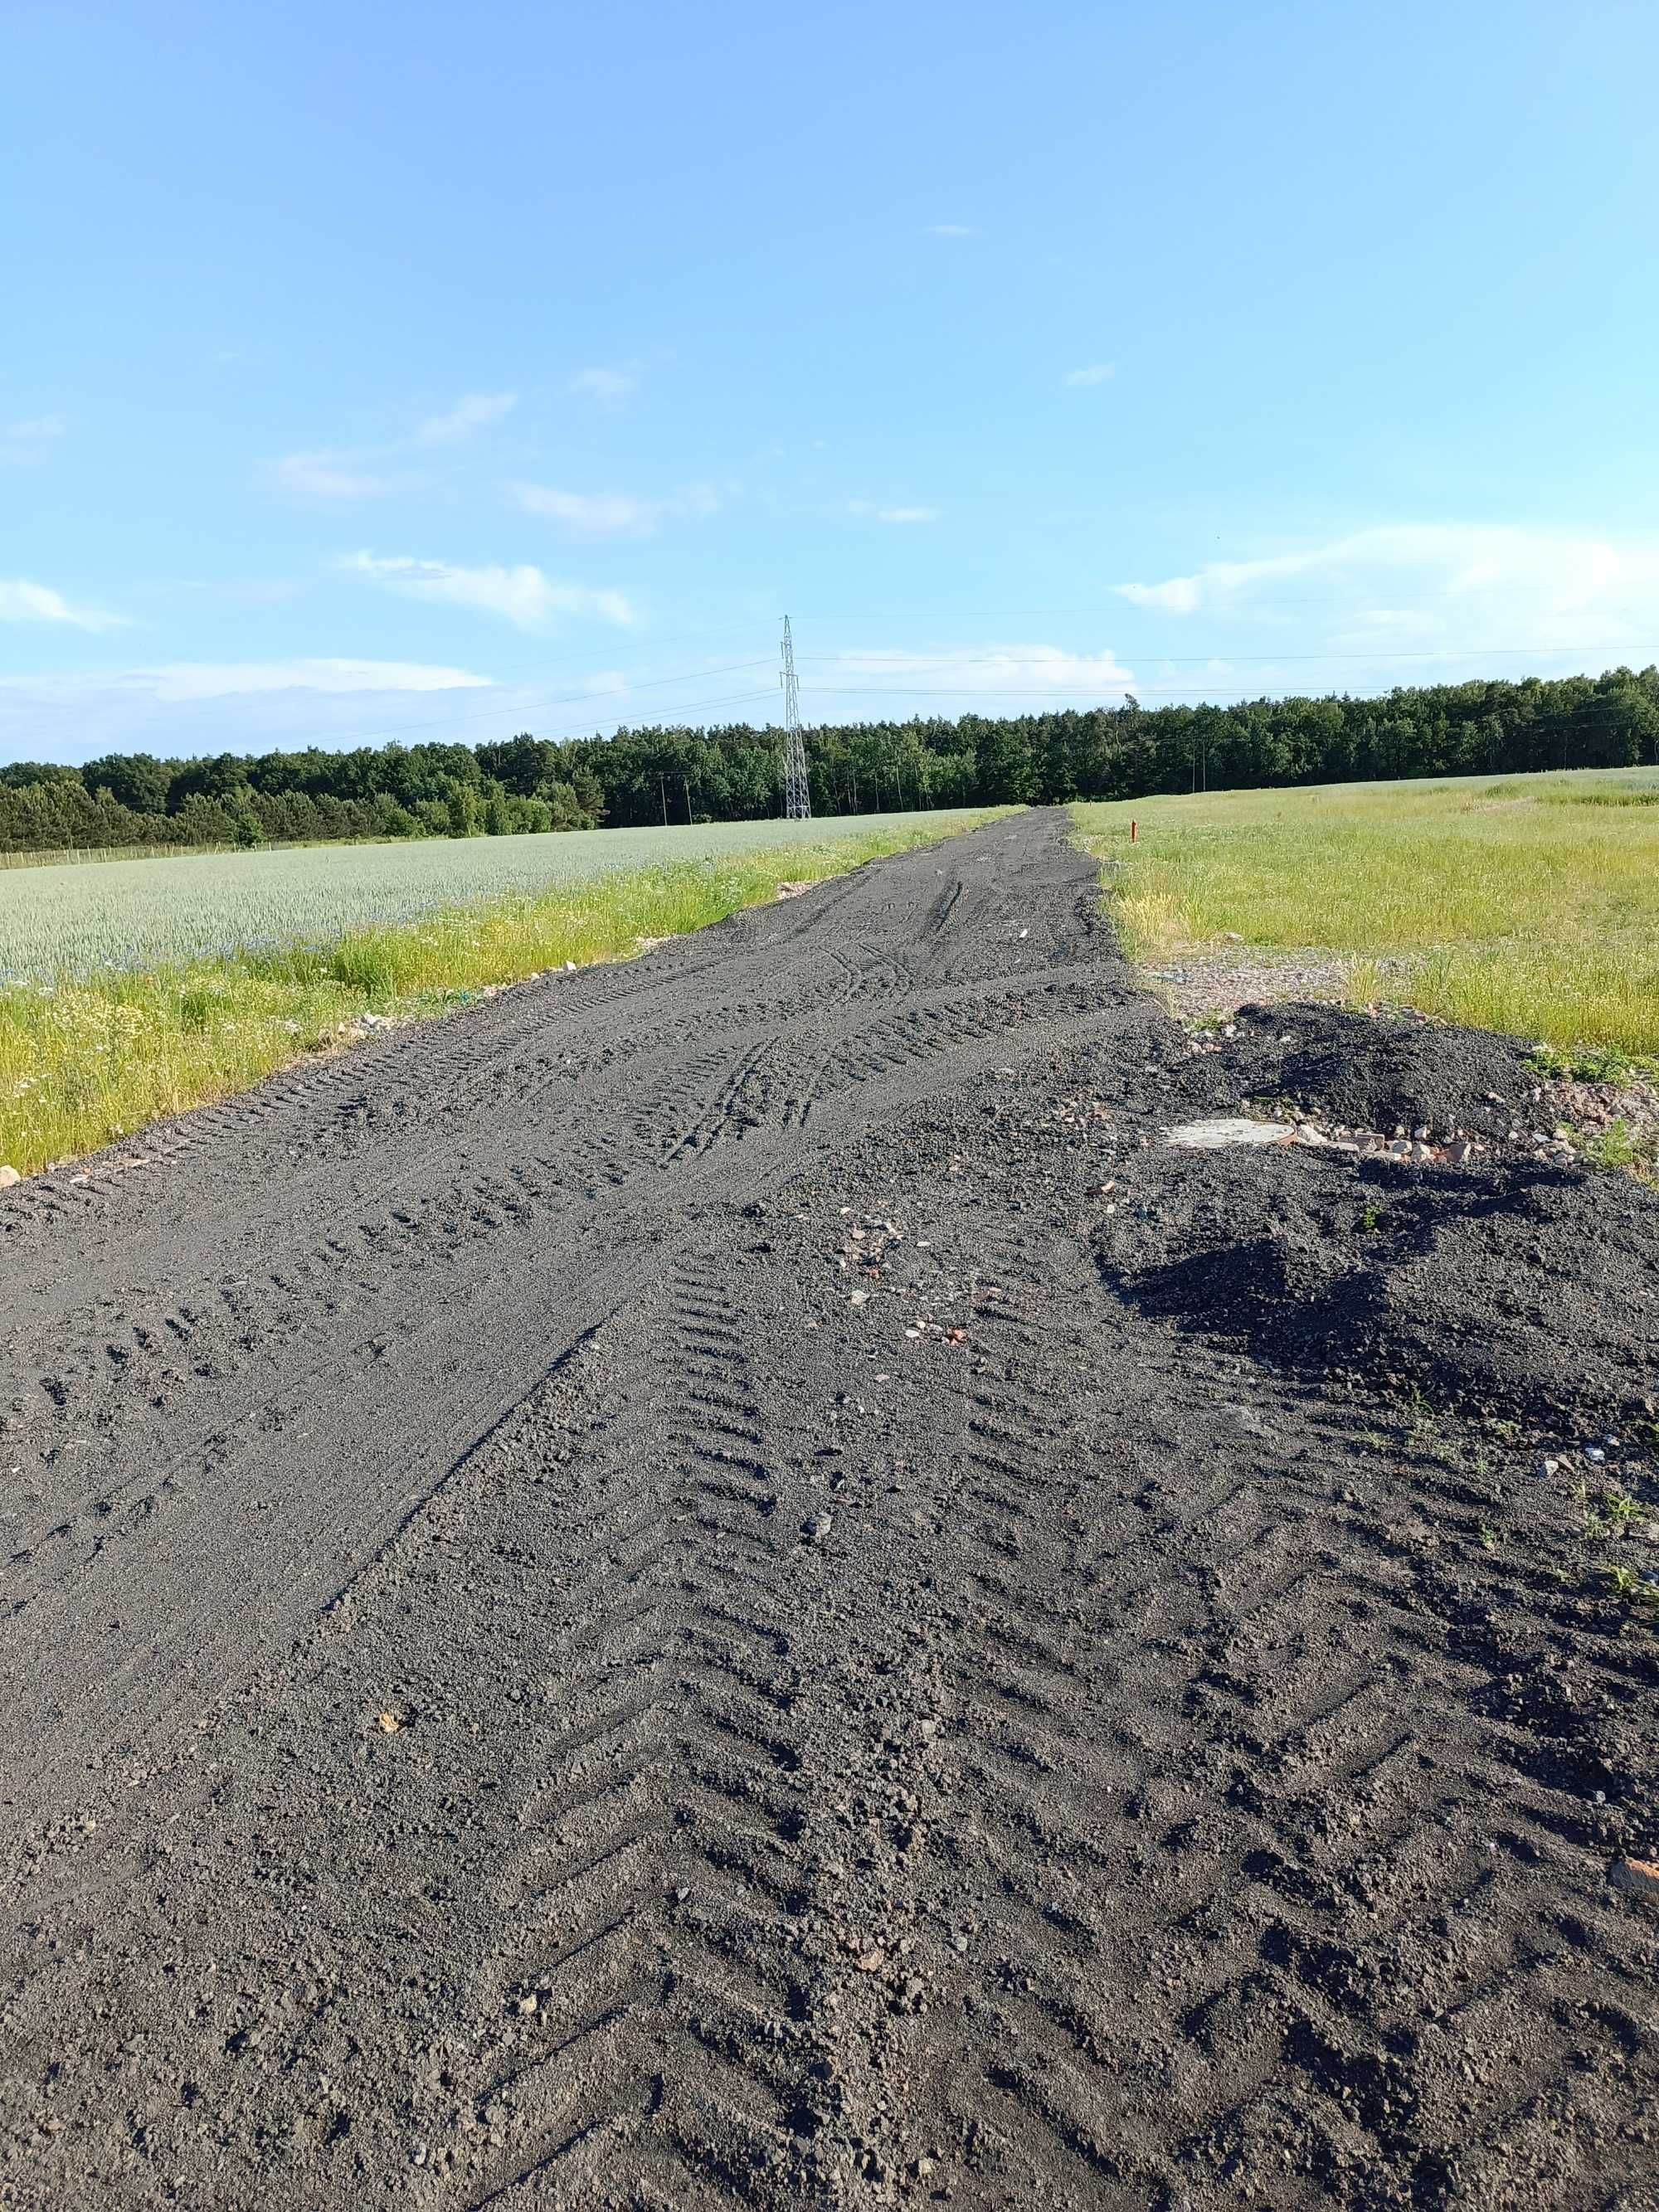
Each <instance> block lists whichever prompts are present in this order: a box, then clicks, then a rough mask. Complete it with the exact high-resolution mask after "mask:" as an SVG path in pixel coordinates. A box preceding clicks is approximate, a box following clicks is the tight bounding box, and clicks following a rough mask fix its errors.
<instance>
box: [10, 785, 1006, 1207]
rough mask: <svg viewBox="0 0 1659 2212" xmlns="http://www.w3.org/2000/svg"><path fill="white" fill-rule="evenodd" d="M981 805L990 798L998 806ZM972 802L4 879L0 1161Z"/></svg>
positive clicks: (86, 1143) (702, 912) (688, 914)
mask: <svg viewBox="0 0 1659 2212" xmlns="http://www.w3.org/2000/svg"><path fill="white" fill-rule="evenodd" d="M993 811H994V810H993ZM987 818H989V816H988V815H987V812H985V811H981V812H978V813H947V812H945V811H940V812H938V813H918V814H902V815H887V816H880V815H862V816H858V817H849V818H847V819H833V818H832V819H829V820H818V821H814V822H811V823H785V822H754V823H720V824H715V825H714V826H712V827H708V828H700V829H690V828H688V829H679V830H675V829H669V830H667V831H662V830H649V831H629V830H618V831H616V832H611V831H608V830H598V831H593V832H591V833H587V834H584V833H580V832H569V833H563V834H556V835H553V836H544V837H534V836H532V837H514V838H472V839H467V840H458V841H455V842H450V841H447V840H446V841H444V842H432V843H428V844H420V845H414V846H410V847H404V846H384V845H373V846H339V845H328V846H321V847H315V848H307V849H303V850H297V851H293V852H283V853H270V854H261V853H252V854H211V855H204V856H201V857H199V858H196V857H192V858H191V859H187V860H176V861H158V860H135V861H133V862H131V864H130V865H129V866H125V867H122V866H104V867H100V868H93V869H87V870H85V871H82V870H81V869H78V868H76V867H72V866H71V867H63V868H40V869H33V870H19V871H17V872H15V873H13V874H9V875H7V876H5V877H3V878H0V969H4V970H9V980H8V981H0V1163H3V1164H6V1165H9V1166H11V1167H14V1168H15V1169H16V1170H18V1172H19V1173H20V1174H27V1173H29V1172H31V1171H32V1170H35V1169H37V1168H40V1167H43V1166H45V1165H46V1164H49V1163H50V1162H52V1161H55V1160H60V1159H65V1158H71V1157H73V1156H75V1155H76V1154H80V1153H84V1152H94V1151H96V1150H97V1149H98V1148H99V1147H100V1146H104V1145H106V1144H108V1143H110V1142H111V1141H112V1139H117V1138H120V1137H126V1136H131V1134H133V1133H135V1132H136V1131H138V1130H140V1129H142V1128H143V1127H145V1126H146V1125H147V1124H149V1123H150V1122H152V1121H157V1120H160V1119H161V1118H163V1117H165V1116H166V1115H171V1114H176V1113H179V1112H182V1111H183V1110H184V1109H185V1108H187V1107H190V1106H195V1105H200V1104H202V1103H204V1102H206V1101H207V1100H210V1099H214V1098H220V1097H225V1096H226V1095H228V1093H230V1092H233V1091H239V1090H245V1089H246V1088H247V1087H248V1086H249V1085H252V1084H255V1083H258V1082H259V1081H260V1080H262V1079H263V1078H264V1077H265V1076H267V1075H269V1074H270V1073H273V1072H274V1071H275V1070H276V1069H277V1068H279V1067H281V1066H284V1065H286V1064H287V1063H288V1062H289V1061H290V1060H295V1059H297V1058H299V1057H300V1056H301V1054H304V1053H306V1052H308V1051H312V1050H314V1049H316V1048H318V1047H319V1046H323V1045H326V1044H328V1043H330V1042H331V1041H332V1040H334V1039H336V1038H337V1037H338V1036H341V1035H342V1033H343V1032H345V1031H347V1030H349V1029H350V1028H351V1026H352V1025H353V1024H355V1023H356V1022H358V1021H360V1020H361V1018H362V1016H364V1015H365V1014H366V1013H369V1012H374V1013H376V1014H386V1013H393V1014H398V1015H405V1016H410V1017H416V1016H422V1015H426V1014H431V1013H437V1012H443V1011H445V1010H446V1009H447V1008H448V1007H450V1006H455V1005H457V1004H459V1003H465V1000H467V999H468V998H470V997H473V996H476V995H477V994H478V993H479V992H480V991H483V990H487V989H489V988H491V987H495V986H496V985H499V984H503V983H510V982H515V981H519V980H520V979H521V978H523V977H525V976H528V975H535V974H537V973H538V972H539V971H541V970H543V969H549V968H562V967H564V966H567V965H575V966H578V967H580V966H585V965H586V964H587V963H589V962H592V961H599V960H613V959H619V958H625V957H628V956H629V954H631V953H634V952H636V951H638V950H639V949H640V946H641V944H642V943H643V942H648V941H651V940H654V939H661V938H666V937H675V936H680V935H683V934H684V933H687V932H688V931H690V930H694V929H701V928H703V927H707V926H708V924H709V923H711V922H714V921H721V920H723V919H724V918H725V917H726V915H732V914H735V913H737V912H738V910H739V909H740V908H744V907H746V906H752V905H754V904H756V903H757V902H760V901H763V900H765V899H769V898H771V897H774V896H776V893H777V890H778V887H779V885H780V884H784V883H788V882H799V883H809V882H817V881H818V880H819V879H820V878H823V877H826V876H832V875H837V874H840V873H841V872H842V871H844V870H846V869H848V868H852V867H855V866H858V865H859V864H860V862H861V861H863V860H872V859H874V858H876V857H878V855H880V854H888V853H896V852H902V851H905V850H907V849H908V848H911V847H913V846H916V845H924V844H927V843H930V842H933V840H935V839H937V838H941V837H945V836H950V835H951V834H952V833H953V832H955V831H957V830H959V829H963V828H965V827H968V826H969V825H970V824H971V823H975V822H978V821H983V820H986V819H987Z"/></svg>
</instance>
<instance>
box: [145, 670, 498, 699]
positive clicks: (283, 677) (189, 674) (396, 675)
mask: <svg viewBox="0 0 1659 2212" xmlns="http://www.w3.org/2000/svg"><path fill="white" fill-rule="evenodd" d="M490 680H491V679H490V678H489V677H488V676H475V675H473V674H472V673H471V671H470V670H468V669H465V668H439V667H433V666H430V665H428V664H427V663H425V662H423V661H418V660H328V659H324V660H241V661H208V660H181V661H175V662H173V664H172V665H169V666H167V667H163V668H142V669H136V670H135V671H133V675H132V678H131V681H132V682H134V683H136V684H144V685H147V686H149V689H150V690H151V695H152V696H153V697H155V698H156V699H158V700H161V701H162V702H165V703H166V704H168V705H179V704H183V703H184V702H187V701H191V700H195V699H233V698H240V697H244V696H248V695H250V694H252V693H257V692H264V691H323V692H328V693H331V694H336V695H338V694H343V693H347V692H354V691H460V690H477V689H479V688H480V687H487V686H488V685H489V683H490Z"/></svg>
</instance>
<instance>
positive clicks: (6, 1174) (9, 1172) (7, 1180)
mask: <svg viewBox="0 0 1659 2212" xmlns="http://www.w3.org/2000/svg"><path fill="white" fill-rule="evenodd" d="M22 1180H23V1178H22V1176H20V1175H19V1174H18V1172H17V1170H16V1169H15V1168H9V1167H0V1190H9V1189H10V1188H11V1187H12V1185H13V1184H14V1183H15V1182H22Z"/></svg>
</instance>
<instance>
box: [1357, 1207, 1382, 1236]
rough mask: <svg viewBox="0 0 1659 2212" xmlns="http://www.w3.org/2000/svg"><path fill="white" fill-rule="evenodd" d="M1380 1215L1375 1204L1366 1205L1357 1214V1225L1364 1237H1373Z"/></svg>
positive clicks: (1379, 1221)
mask: <svg viewBox="0 0 1659 2212" xmlns="http://www.w3.org/2000/svg"><path fill="white" fill-rule="evenodd" d="M1382 1219H1383V1216H1382V1214H1381V1213H1380V1212H1378V1211H1377V1209H1376V1206H1366V1207H1365V1208H1364V1210H1363V1212H1361V1214H1360V1216H1359V1227H1360V1231H1361V1232H1362V1234H1363V1235H1364V1236H1366V1237H1375V1236H1376V1232H1377V1229H1378V1227H1379V1226H1380V1225H1381V1223H1382Z"/></svg>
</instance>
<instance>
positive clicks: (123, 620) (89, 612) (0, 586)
mask: <svg viewBox="0 0 1659 2212" xmlns="http://www.w3.org/2000/svg"><path fill="white" fill-rule="evenodd" d="M129 621H130V617H128V616H126V615H117V614H111V613H109V612H108V611H106V609H104V608H102V607H77V606H73V605H70V601H69V600H67V599H65V598H64V595H63V593H62V592H54V591H53V590H52V586H50V585H49V584H32V583H30V581H29V580H28V579H27V577H26V576H15V577H12V578H10V579H9V580H8V579H6V578H4V577H0V622H14V623H64V624H67V625H68V627H69V628H70V629H84V630H94V631H97V630H106V629H125V628H126V627H127V626H128V623H129Z"/></svg>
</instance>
